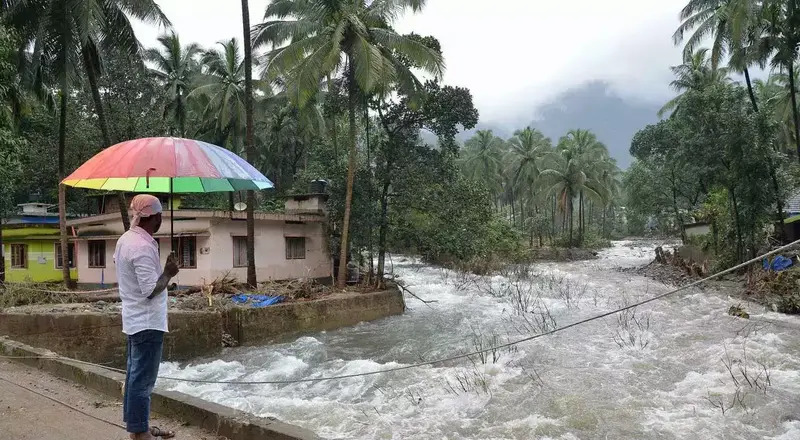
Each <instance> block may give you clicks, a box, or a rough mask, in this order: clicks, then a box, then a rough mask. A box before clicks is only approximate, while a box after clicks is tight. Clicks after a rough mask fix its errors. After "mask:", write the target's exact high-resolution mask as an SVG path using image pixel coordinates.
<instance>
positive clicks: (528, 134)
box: [506, 127, 553, 222]
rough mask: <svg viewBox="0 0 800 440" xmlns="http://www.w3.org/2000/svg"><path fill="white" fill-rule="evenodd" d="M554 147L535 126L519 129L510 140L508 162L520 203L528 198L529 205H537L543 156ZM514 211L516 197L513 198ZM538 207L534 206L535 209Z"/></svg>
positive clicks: (513, 189)
mask: <svg viewBox="0 0 800 440" xmlns="http://www.w3.org/2000/svg"><path fill="white" fill-rule="evenodd" d="M552 148H553V145H552V142H551V141H550V139H549V138H547V137H545V136H544V134H542V132H540V131H539V130H536V129H535V128H531V127H526V128H525V129H524V130H517V131H516V132H515V133H514V136H512V137H511V139H509V141H508V152H507V153H506V162H507V163H508V166H509V168H510V169H509V172H510V174H511V176H513V177H512V181H511V185H510V186H511V187H512V191H513V193H515V194H516V195H517V197H518V198H519V199H520V204H522V203H524V202H523V201H524V200H525V199H527V200H528V205H529V206H535V202H536V193H537V191H536V190H537V185H538V179H539V172H540V171H541V162H542V158H543V157H544V156H545V155H546V154H547V153H549V152H550V151H551V150H552ZM511 203H512V211H513V206H514V197H512V200H511ZM535 209H536V208H534V210H535ZM520 216H521V220H522V221H523V222H524V216H525V213H524V209H522V208H521V209H520Z"/></svg>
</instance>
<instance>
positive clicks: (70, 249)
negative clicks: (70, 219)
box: [53, 242, 75, 269]
mask: <svg viewBox="0 0 800 440" xmlns="http://www.w3.org/2000/svg"><path fill="white" fill-rule="evenodd" d="M53 246H54V247H55V248H56V269H61V268H62V266H61V243H59V242H55V243H54V244H53ZM67 261H68V262H69V267H75V243H67Z"/></svg>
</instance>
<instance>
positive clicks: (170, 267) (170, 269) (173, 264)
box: [164, 253, 179, 278]
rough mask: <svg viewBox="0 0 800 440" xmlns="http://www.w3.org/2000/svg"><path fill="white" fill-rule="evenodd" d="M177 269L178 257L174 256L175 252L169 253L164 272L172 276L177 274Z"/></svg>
mask: <svg viewBox="0 0 800 440" xmlns="http://www.w3.org/2000/svg"><path fill="white" fill-rule="evenodd" d="M178 270H179V269H178V259H177V258H175V254H173V253H170V254H169V256H168V257H167V264H165V265H164V273H165V274H167V276H169V277H170V278H172V277H174V276H175V275H177V274H178Z"/></svg>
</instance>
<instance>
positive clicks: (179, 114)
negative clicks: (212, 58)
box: [145, 32, 201, 136]
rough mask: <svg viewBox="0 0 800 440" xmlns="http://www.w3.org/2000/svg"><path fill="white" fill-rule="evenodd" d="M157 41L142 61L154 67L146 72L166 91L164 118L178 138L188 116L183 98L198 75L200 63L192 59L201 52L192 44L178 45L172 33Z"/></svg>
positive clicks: (184, 133)
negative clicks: (169, 122)
mask: <svg viewBox="0 0 800 440" xmlns="http://www.w3.org/2000/svg"><path fill="white" fill-rule="evenodd" d="M158 42H159V43H160V44H161V47H160V48H151V49H148V50H147V51H146V52H145V59H146V60H147V61H149V62H151V63H153V65H154V68H153V69H150V71H151V72H152V74H153V75H154V76H155V77H156V78H157V79H158V81H159V82H160V83H161V84H162V85H163V86H164V90H165V91H166V92H167V102H166V103H165V104H164V119H167V118H169V119H171V120H172V123H171V126H170V131H173V130H175V131H177V133H178V135H179V136H185V135H186V115H187V113H188V107H187V104H186V96H187V95H188V94H189V92H190V91H191V87H192V83H193V81H194V80H195V78H196V76H197V74H198V73H199V72H200V63H199V62H198V61H197V59H196V58H197V57H198V55H199V54H200V53H201V49H200V46H199V45H198V44H195V43H192V44H187V45H186V46H182V45H181V40H180V38H179V37H178V34H176V33H175V32H170V33H168V34H163V35H161V36H159V37H158Z"/></svg>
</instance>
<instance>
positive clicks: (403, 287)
mask: <svg viewBox="0 0 800 440" xmlns="http://www.w3.org/2000/svg"><path fill="white" fill-rule="evenodd" d="M386 279H387V280H390V281H394V280H393V279H391V278H386ZM394 284H395V285H396V286H397V287H399V288H400V289H401V290H402V291H403V292H406V293H407V294H409V295H411V296H413V297H414V298H416V299H418V300H420V301H422V302H423V303H425V304H430V303H435V302H439V301H438V300H435V299H430V300H424V299H422V298H420V297H419V296H417V295H416V294H414V292H412V291H410V290H408V288H407V287H406V286H404V285H402V284H400V283H398V282H395V283H394Z"/></svg>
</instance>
